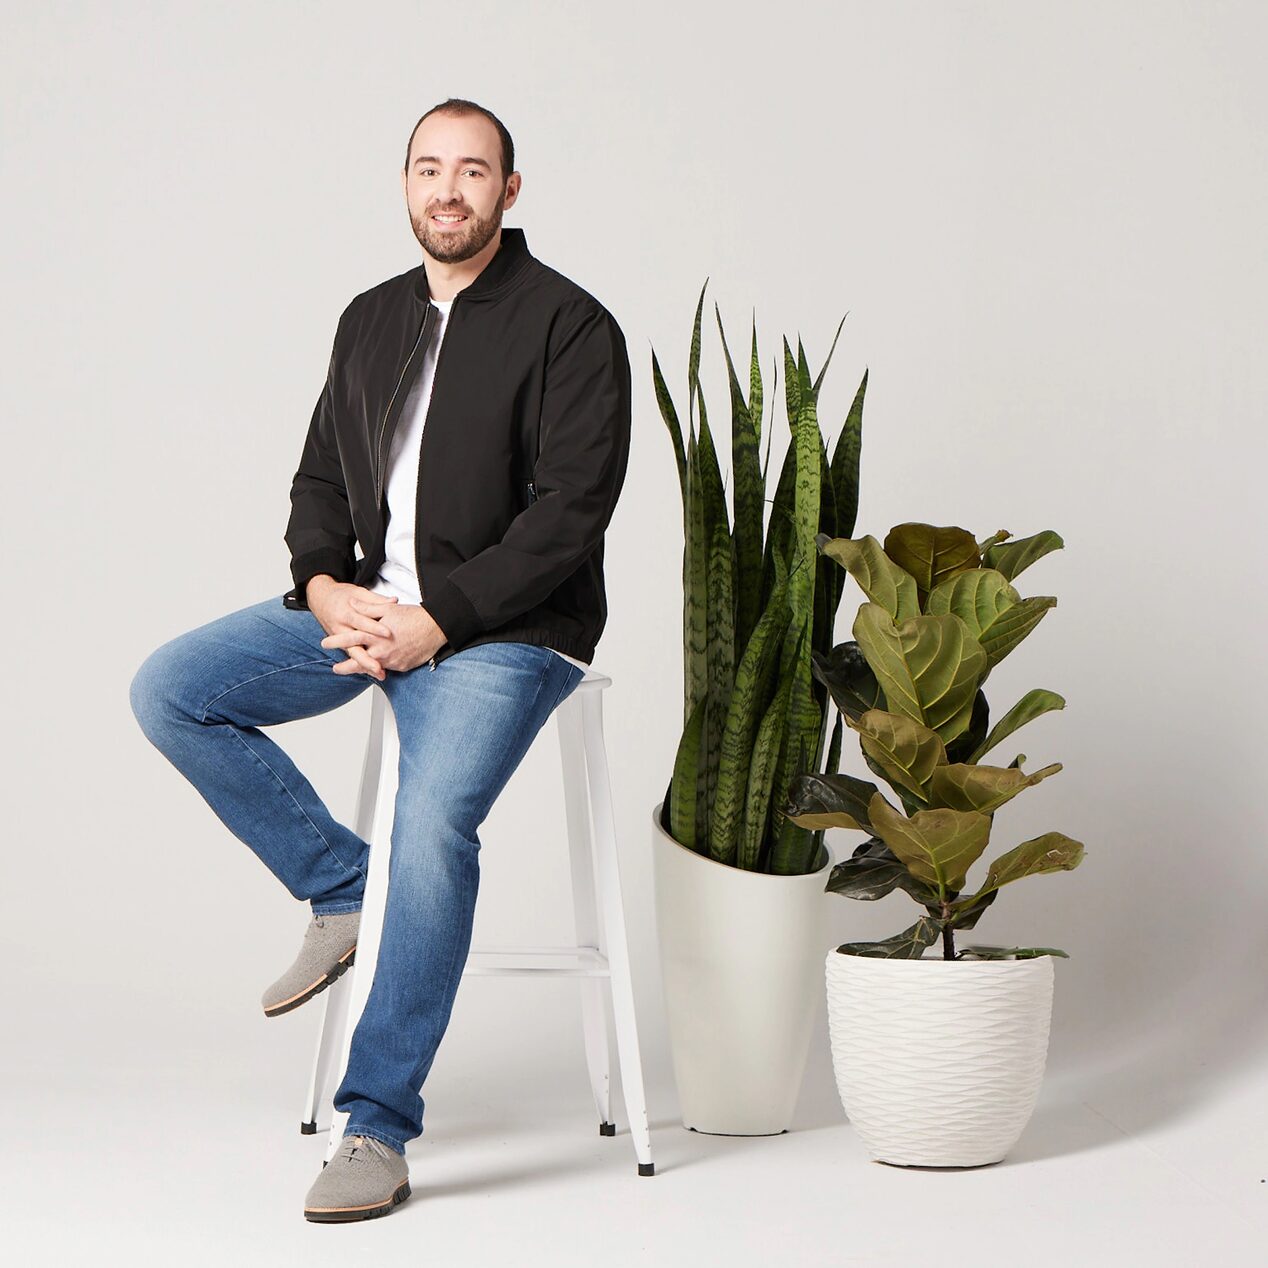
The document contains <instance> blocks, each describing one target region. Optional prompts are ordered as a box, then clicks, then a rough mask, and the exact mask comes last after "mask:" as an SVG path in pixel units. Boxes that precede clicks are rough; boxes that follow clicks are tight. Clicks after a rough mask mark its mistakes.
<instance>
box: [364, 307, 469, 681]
mask: <svg viewBox="0 0 1268 1268" xmlns="http://www.w3.org/2000/svg"><path fill="white" fill-rule="evenodd" d="M455 298H456V297H455ZM451 311H452V310H451ZM432 312H433V309H432V306H431V302H430V300H429V301H428V304H427V311H426V312H425V313H424V314H423V321H422V325H420V326H419V328H418V336H417V337H416V338H415V340H414V346H413V347H412V348H411V349H410V350H409V356H408V357H406V358H405V364H404V365H403V366H402V367H401V373H400V377H399V378H398V379H397V380H396V386H395V387H394V388H393V389H392V395H391V397H390V398H389V399H388V403H387V410H386V412H385V413H384V415H383V424H382V426H381V427H380V428H379V439H378V443H377V444H376V445H375V457H376V459H377V465H378V478H377V479H376V481H375V493H376V494H377V499H376V501H375V509H376V513H377V514H379V515H382V514H383V485H384V481H385V480H386V478H387V458H386V457H385V455H384V453H383V441H384V440H385V439H386V437H387V431H388V426H387V425H388V420H389V419H390V418H391V417H392V406H393V405H394V404H395V403H396V397H397V393H399V392H400V390H401V384H402V383H404V382H405V376H406V375H407V374H408V373H409V367H410V365H411V364H412V363H413V360H414V357H415V355H416V354H417V352H418V346H419V344H421V343H422V342H423V336H424V335H425V334H427V333H428V332H429V331H430V330H431V328H432V324H433V322H432ZM433 377H434V376H433ZM425 422H426V420H425V419H424V423H425ZM393 431H395V428H394V429H393ZM419 468H420V470H421V468H422V438H421V437H420V438H419ZM417 514H418V511H417V503H416V504H415V524H414V569H415V572H417V574H418V591H419V598H421V597H422V590H423V577H422V573H421V572H418V523H417ZM382 531H383V534H384V536H385V537H386V534H387V523H386V520H385V521H384V524H383V529H382ZM427 664H428V667H429V668H430V669H433V670H434V669H435V668H436V657H435V656H432V658H431V659H430V660H429V661H428V662H427Z"/></svg>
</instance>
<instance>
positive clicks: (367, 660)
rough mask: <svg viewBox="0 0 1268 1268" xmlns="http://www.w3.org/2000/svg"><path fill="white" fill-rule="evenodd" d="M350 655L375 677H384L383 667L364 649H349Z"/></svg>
mask: <svg viewBox="0 0 1268 1268" xmlns="http://www.w3.org/2000/svg"><path fill="white" fill-rule="evenodd" d="M348 655H349V656H351V657H352V659H353V660H355V661H356V662H357V664H358V665H360V666H361V667H362V668H363V669H364V670H365V671H366V672H367V673H369V674H370V675H372V676H373V677H375V678H382V677H383V666H382V665H380V664H379V662H378V661H377V660H375V658H374V657H373V656H371V655H370V653H369V652H367V651H366V650H365V648H364V647H355V646H354V647H350V648H348Z"/></svg>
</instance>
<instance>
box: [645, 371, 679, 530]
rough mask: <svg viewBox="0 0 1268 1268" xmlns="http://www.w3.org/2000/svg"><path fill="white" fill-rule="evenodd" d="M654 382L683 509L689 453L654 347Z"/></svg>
mask: <svg viewBox="0 0 1268 1268" xmlns="http://www.w3.org/2000/svg"><path fill="white" fill-rule="evenodd" d="M652 383H653V385H654V387H655V392H656V404H657V406H658V407H659V408H660V416H661V418H663V419H664V420H665V427H666V428H667V429H668V431H669V439H670V440H671V441H672V442H673V446H674V462H675V463H676V464H677V467H678V486H679V489H680V490H681V492H682V499H683V511H684V514H685V513H686V506H687V454H686V451H685V450H684V449H683V443H682V428H681V427H680V426H679V424H678V411H677V410H676V409H675V408H674V402H673V398H672V397H671V396H670V395H669V388H668V387H667V386H666V385H665V376H664V375H663V374H662V373H661V372H660V363H659V362H658V361H657V360H656V350H655V348H653V349H652Z"/></svg>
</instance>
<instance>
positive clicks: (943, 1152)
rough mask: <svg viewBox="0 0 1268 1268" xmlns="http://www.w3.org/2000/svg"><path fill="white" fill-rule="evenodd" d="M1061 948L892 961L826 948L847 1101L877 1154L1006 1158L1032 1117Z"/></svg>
mask: <svg viewBox="0 0 1268 1268" xmlns="http://www.w3.org/2000/svg"><path fill="white" fill-rule="evenodd" d="M1052 985H1053V968H1052V957H1051V956H1048V955H1041V956H1036V957H1034V958H1033V959H1024V960H944V959H943V958H942V956H941V953H940V952H938V953H937V954H936V955H934V954H932V953H931V952H929V951H926V953H925V955H924V957H923V958H921V959H919V960H882V959H876V958H872V957H869V956H860V955H843V954H841V953H839V952H838V951H837V950H836V949H835V948H834V949H833V950H831V951H829V952H828V958H827V987H828V1034H829V1038H830V1039H831V1042H832V1065H833V1069H834V1070H835V1072H836V1081H837V1090H838V1091H839V1092H840V1094H841V1104H842V1105H843V1106H844V1107H845V1112H846V1114H847V1115H848V1116H849V1119H850V1123H851V1125H852V1126H853V1127H854V1128H855V1129H856V1130H857V1132H858V1134H859V1136H860V1137H861V1138H862V1140H863V1143H864V1145H866V1146H867V1149H868V1151H869V1152H870V1153H871V1155H872V1157H873V1158H875V1159H876V1160H877V1161H878V1162H891V1163H897V1164H900V1165H903V1166H921V1167H978V1166H982V1165H984V1164H986V1163H991V1162H999V1161H1000V1159H1001V1158H1003V1157H1004V1155H1005V1154H1007V1153H1008V1151H1009V1150H1010V1149H1011V1148H1012V1147H1013V1145H1014V1144H1016V1142H1017V1138H1018V1137H1019V1136H1020V1135H1021V1133H1022V1129H1023V1128H1024V1127H1025V1126H1026V1123H1027V1122H1028V1121H1029V1119H1030V1115H1031V1113H1032V1111H1033V1110H1034V1108H1035V1101H1036V1099H1037V1098H1038V1095H1039V1086H1040V1084H1041V1083H1042V1081H1043V1072H1044V1065H1045V1064H1046V1062H1047V1058H1048V1032H1049V1029H1050V1026H1051V1022H1052Z"/></svg>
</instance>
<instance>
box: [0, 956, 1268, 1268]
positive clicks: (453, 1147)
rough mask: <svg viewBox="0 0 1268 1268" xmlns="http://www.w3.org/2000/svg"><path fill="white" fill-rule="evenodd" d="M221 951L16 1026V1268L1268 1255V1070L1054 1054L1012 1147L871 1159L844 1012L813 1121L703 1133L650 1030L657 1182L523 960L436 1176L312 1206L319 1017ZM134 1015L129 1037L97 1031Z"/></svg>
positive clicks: (468, 1077) (422, 1156)
mask: <svg viewBox="0 0 1268 1268" xmlns="http://www.w3.org/2000/svg"><path fill="white" fill-rule="evenodd" d="M204 972H205V975H206V979H207V991H206V996H205V998H204V999H202V1000H200V999H199V998H198V997H197V996H190V997H188V998H186V999H183V1000H182V999H180V998H179V997H176V996H174V995H169V994H166V993H158V994H156V995H155V996H154V998H152V999H148V1000H147V999H145V998H144V997H140V998H131V999H128V1000H127V1002H126V1003H123V1004H121V1003H120V1002H119V1000H120V997H119V995H116V996H115V997H114V999H113V1001H112V1000H111V997H110V995H109V993H108V992H104V991H99V992H98V993H96V994H94V995H92V996H91V997H89V996H85V995H83V994H80V995H78V996H77V995H76V994H75V993H74V984H73V983H64V984H63V985H62V986H61V987H59V988H58V992H59V993H60V992H64V994H61V998H60V999H59V998H54V997H50V996H48V995H47V994H46V995H45V996H44V997H43V998H41V999H40V1000H36V999H33V998H20V999H19V1000H18V1001H17V1012H16V1013H12V1014H10V1015H11V1016H20V1015H23V1014H24V1013H25V1014H26V1015H27V1016H29V1017H34V1016H37V1015H38V1016H40V1017H41V1018H42V1021H41V1023H40V1028H41V1033H40V1034H39V1036H38V1037H37V1036H36V1035H34V1034H33V1033H32V1034H24V1033H22V1032H23V1031H24V1030H28V1029H30V1028H29V1027H26V1026H19V1027H18V1032H17V1033H11V1034H10V1035H9V1036H8V1038H7V1040H6V1044H5V1066H6V1068H7V1070H8V1076H7V1079H6V1082H7V1084H8V1086H7V1088H6V1091H7V1093H8V1098H7V1099H8V1105H9V1109H10V1121H9V1130H8V1131H7V1132H6V1133H5V1136H4V1143H3V1148H2V1149H0V1182H2V1185H3V1190H2V1191H3V1195H4V1203H3V1207H4V1215H3V1231H2V1234H0V1237H2V1241H0V1250H2V1251H3V1261H4V1262H5V1263H7V1264H12V1265H22V1266H23V1268H25V1266H27V1265H45V1264H48V1265H54V1264H55V1265H58V1266H59V1268H62V1266H66V1268H72V1266H76V1265H80V1264H83V1265H94V1266H95V1265H111V1264H114V1263H119V1264H123V1263H127V1264H132V1265H150V1264H153V1265H165V1266H166V1265H171V1266H184V1265H198V1264H221V1263H226V1262H233V1263H235V1264H240V1265H269V1266H274V1265H277V1266H281V1265H288V1264H296V1265H299V1264H304V1265H306V1266H310V1265H312V1264H314V1263H319V1262H331V1263H338V1262H349V1263H351V1262H357V1263H376V1264H398V1263H399V1264H408V1263H415V1262H419V1263H426V1264H429V1265H445V1266H446V1268H448V1266H449V1265H464V1266H465V1265H474V1266H476V1268H480V1266H482V1265H486V1264H488V1265H495V1264H512V1265H516V1266H517V1268H521V1266H524V1265H535V1264H539V1263H540V1264H551V1265H572V1264H578V1265H580V1264H614V1265H625V1264H631V1265H633V1264H658V1265H672V1266H675V1268H676V1266H677V1265H697V1264H709V1265H714V1264H717V1265H750V1264H751V1265H766V1264H769V1263H771V1262H773V1261H774V1260H775V1259H776V1257H779V1258H780V1259H788V1260H789V1261H790V1262H793V1263H797V1264H804V1265H820V1264H822V1265H850V1264H859V1265H868V1266H869V1268H891V1266H892V1268H898V1266H899V1265H902V1268H910V1265H912V1264H913V1263H939V1264H947V1265H956V1264H973V1265H988V1266H994V1265H999V1266H1000V1268H1004V1266H1005V1265H1007V1266H1008V1268H1018V1266H1019V1265H1023V1264H1024V1265H1026V1266H1027V1268H1043V1266H1045V1265H1067V1264H1080V1265H1094V1266H1095V1265H1120V1264H1123V1265H1133V1266H1134V1265H1145V1264H1148V1265H1150V1266H1151V1268H1154V1266H1159V1265H1163V1266H1166V1265H1176V1266H1177V1268H1179V1266H1187V1265H1196V1264H1202V1265H1209V1266H1210V1268H1217V1266H1218V1268H1240V1266H1241V1265H1248V1266H1249V1265H1255V1266H1258V1265H1260V1264H1263V1263H1265V1262H1268V1256H1266V1255H1265V1251H1264V1244H1265V1236H1266V1235H1268V1211H1266V1208H1268V1184H1265V1176H1266V1175H1268V1167H1266V1166H1265V1160H1264V1150H1265V1144H1264V1142H1265V1126H1266V1121H1265V1120H1266V1115H1265V1099H1266V1098H1265V1095H1264V1081H1263V1078H1262V1075H1258V1076H1256V1077H1247V1076H1241V1077H1239V1076H1238V1075H1237V1074H1236V1073H1235V1072H1234V1073H1229V1072H1227V1071H1226V1072H1224V1074H1223V1075H1222V1076H1221V1077H1222V1078H1223V1080H1224V1081H1223V1082H1222V1083H1220V1084H1219V1085H1213V1084H1212V1081H1211V1079H1210V1078H1209V1077H1208V1076H1209V1074H1210V1072H1209V1071H1204V1070H1202V1069H1200V1068H1195V1069H1192V1070H1183V1069H1174V1068H1172V1069H1168V1070H1167V1071H1166V1075H1165V1079H1164V1080H1163V1083H1164V1087H1165V1089H1166V1090H1160V1089H1159V1087H1158V1086H1157V1079H1156V1078H1154V1077H1150V1074H1151V1072H1152V1075H1155V1076H1156V1075H1158V1074H1159V1073H1160V1070H1159V1068H1158V1067H1157V1066H1153V1067H1151V1066H1149V1065H1148V1063H1144V1064H1134V1063H1127V1064H1124V1066H1123V1067H1122V1068H1120V1069H1111V1070H1105V1071H1100V1072H1090V1071H1083V1072H1081V1073H1071V1072H1065V1073H1060V1072H1058V1071H1055V1070H1053V1069H1051V1068H1050V1070H1049V1076H1048V1078H1047V1080H1046V1082H1045V1085H1044V1091H1043V1095H1042V1097H1041V1100H1040V1103H1039V1105H1038V1107H1037V1109H1036V1112H1035V1115H1034V1117H1033V1119H1032V1120H1031V1122H1030V1124H1029V1126H1028V1127H1027V1129H1026V1131H1025V1133H1024V1134H1023V1136H1022V1138H1021V1141H1020V1142H1019V1144H1018V1145H1017V1147H1016V1148H1015V1150H1014V1151H1013V1153H1012V1155H1011V1156H1010V1157H1009V1158H1007V1159H1006V1160H1005V1161H1004V1162H1003V1163H1000V1164H998V1165H996V1166H992V1167H987V1168H982V1169H978V1170H967V1171H954V1170H951V1171H939V1170H921V1169H908V1168H896V1167H890V1166H886V1165H884V1164H879V1163H875V1162H872V1161H870V1160H869V1159H868V1158H867V1156H866V1155H865V1152H864V1150H863V1148H862V1146H861V1143H860V1142H859V1140H858V1139H857V1137H856V1136H855V1135H854V1133H853V1132H852V1131H851V1129H850V1126H849V1124H848V1122H846V1120H845V1117H844V1114H843V1112H842V1110H841V1106H840V1103H839V1101H838V1100H837V1098H836V1091H835V1087H834V1085H833V1082H832V1074H831V1065H830V1060H829V1056H828V1050H827V1039H826V1029H825V1028H824V1027H823V1026H822V1025H821V1026H820V1028H819V1030H818V1031H817V1033H816V1037H815V1043H814V1047H813V1051H812V1054H811V1059H810V1062H809V1067H808V1070H807V1074H806V1082H805V1087H804V1090H803V1094H802V1097H801V1101H800V1104H799V1107H798V1112H797V1116H796V1121H795V1122H794V1124H793V1128H792V1130H791V1131H789V1132H788V1133H786V1134H783V1135H780V1136H775V1137H763V1138H727V1137H717V1136H704V1135H698V1134H696V1133H693V1132H689V1131H686V1130H685V1129H684V1128H683V1127H682V1126H681V1125H680V1124H679V1123H678V1122H677V1120H676V1108H677V1104H676V1097H675V1092H674V1090H673V1086H672V1080H671V1079H670V1077H669V1071H668V1069H667V1065H666V1058H665V1053H664V1051H663V1049H662V1048H661V1046H660V1043H659V1041H654V1042H653V1041H649V1042H648V1044H646V1045H645V1046H647V1047H648V1048H649V1049H650V1050H649V1052H648V1053H647V1061H648V1066H649V1069H650V1071H651V1074H652V1082H651V1086H650V1087H649V1102H650V1105H651V1118H652V1126H653V1137H652V1139H653V1148H654V1150H655V1161H656V1175H655V1176H652V1177H639V1176H638V1175H637V1172H636V1167H635V1157H634V1152H633V1149H632V1147H631V1144H630V1139H629V1135H628V1132H627V1130H626V1127H627V1124H626V1119H625V1115H624V1110H623V1107H622V1106H621V1105H620V1104H619V1102H618V1104H617V1114H616V1120H617V1124H618V1132H617V1135H616V1136H614V1137H601V1136H599V1134H598V1127H597V1121H596V1118H595V1115H594V1113H593V1112H592V1109H591V1106H590V1104H589V1092H588V1084H587V1080H586V1076H585V1072H584V1065H583V1058H582V1051H581V1040H580V1030H579V1025H578V1016H579V1014H578V1010H577V1005H576V996H575V993H572V994H570V993H569V990H568V989H567V988H568V984H567V983H551V984H546V983H540V984H536V985H537V986H538V987H539V988H540V989H539V990H538V991H537V993H536V994H534V993H533V992H532V991H530V990H528V989H526V988H525V987H524V986H523V985H522V984H520V983H517V982H513V981H507V980H504V979H467V980H466V981H465V982H464V984H463V988H462V990H461V992H460V994H459V998H458V1003H457V1005H456V1007H455V1010H454V1016H453V1019H452V1021H451V1025H450V1029H449V1031H448V1033H447V1034H446V1037H445V1041H444V1044H443V1045H442V1049H441V1052H440V1055H439V1056H438V1058H437V1061H436V1064H435V1066H434V1067H433V1069H432V1072H431V1076H430V1078H429V1080H428V1083H427V1085H426V1087H425V1089H424V1092H425V1095H426V1097H427V1101H426V1113H425V1127H426V1129H425V1131H424V1134H423V1136H421V1137H420V1138H418V1139H417V1140H415V1141H414V1142H413V1143H412V1145H411V1148H410V1152H409V1160H410V1169H411V1183H412V1187H413V1196H412V1197H411V1198H410V1199H409V1200H408V1201H407V1202H406V1203H405V1204H404V1205H403V1206H402V1207H400V1208H399V1209H398V1210H396V1211H395V1212H394V1213H393V1214H391V1215H390V1216H387V1217H385V1218H382V1219H378V1220H373V1221H368V1222H364V1223H359V1224H355V1225H345V1226H334V1227H328V1226H320V1225H310V1224H308V1223H307V1222H306V1221H305V1220H304V1219H303V1216H302V1214H301V1207H302V1203H303V1197H304V1194H305V1192H306V1190H307V1188H308V1186H309V1184H311V1182H312V1180H313V1178H314V1177H315V1175H316V1174H317V1172H318V1171H319V1169H320V1166H321V1158H322V1156H323V1147H324V1138H323V1137H321V1136H317V1137H313V1136H302V1135H301V1134H300V1133H299V1130H298V1128H299V1109H300V1105H301V1102H302V1098H303V1091H304V1088H303V1084H304V1079H305V1076H306V1073H307V1062H308V1059H309V1055H310V1046H311V1043H312V1040H313V1035H314V1026H315V1022H316V1012H315V1010H312V1009H299V1010H297V1011H296V1012H295V1013H293V1014H289V1015H287V1016H286V1017H282V1018H277V1019H273V1020H266V1019H265V1018H264V1017H263V1016H262V1015H257V1014H256V1013H255V1012H254V1011H253V1010H254V1008H255V1003H254V1000H252V999H249V998H247V999H242V998H241V997H240V993H235V992H232V991H226V990H225V985H226V984H225V982H224V981H223V980H217V978H216V966H215V965H214V964H208V965H205V966H204ZM134 985H135V979H134ZM15 989H16V990H18V992H19V994H20V995H21V988H20V987H15ZM226 999H228V1000H231V1001H235V1002H233V1003H230V1004H228V1005H225V1004H224V1003H223V1002H222V1001H224V1000H226ZM121 1007H122V1008H125V1009H126V1010H127V1012H126V1014H125V1015H121V1014H120V1011H119V1010H120V1008H121ZM821 1022H822V1019H821ZM120 1032H124V1033H127V1034H128V1035H129V1036H130V1038H129V1041H128V1042H127V1043H126V1044H124V1045H122V1046H121V1045H119V1044H118V1043H117V1042H113V1041H112V1042H110V1043H108V1044H103V1045H102V1046H101V1049H100V1050H99V1048H98V1047H97V1046H96V1045H95V1044H94V1035H96V1034H103V1035H104V1034H109V1035H114V1034H118V1033H120ZM508 1036H515V1039H514V1041H513V1042H508V1040H507V1037H508ZM323 1253H329V1254H332V1255H342V1254H350V1255H352V1256H355V1258H349V1259H347V1260H339V1259H333V1258H332V1259H331V1260H329V1261H323V1260H320V1259H318V1258H317V1257H318V1256H320V1255H322V1254H323Z"/></svg>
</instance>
